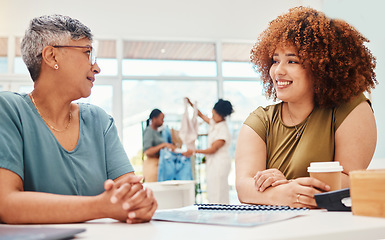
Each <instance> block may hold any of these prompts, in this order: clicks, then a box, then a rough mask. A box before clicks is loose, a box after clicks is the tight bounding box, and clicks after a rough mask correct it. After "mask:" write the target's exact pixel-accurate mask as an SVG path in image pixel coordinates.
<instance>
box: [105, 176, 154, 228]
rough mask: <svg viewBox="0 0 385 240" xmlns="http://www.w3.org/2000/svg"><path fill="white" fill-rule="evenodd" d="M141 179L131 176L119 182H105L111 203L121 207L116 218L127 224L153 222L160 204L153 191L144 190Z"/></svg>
mask: <svg viewBox="0 0 385 240" xmlns="http://www.w3.org/2000/svg"><path fill="white" fill-rule="evenodd" d="M141 179H142V178H141V177H138V176H135V175H133V174H129V175H127V176H125V177H124V178H121V179H119V180H118V181H117V182H114V181H112V180H107V181H106V182H105V184H104V185H105V190H106V193H108V194H109V201H110V202H111V203H112V204H114V205H116V206H120V209H121V213H119V217H114V218H116V219H118V220H120V221H126V222H127V223H141V222H148V221H150V220H151V218H152V216H153V215H154V213H155V210H156V209H157V207H158V204H157V201H156V200H155V198H154V195H153V193H152V191H151V189H144V188H143V185H142V184H141V183H140V180H141ZM138 180H139V181H138ZM122 214H123V215H122Z"/></svg>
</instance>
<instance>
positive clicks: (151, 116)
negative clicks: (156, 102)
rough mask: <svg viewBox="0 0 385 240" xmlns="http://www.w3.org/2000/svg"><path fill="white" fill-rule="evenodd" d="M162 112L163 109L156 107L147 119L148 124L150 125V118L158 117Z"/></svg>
mask: <svg viewBox="0 0 385 240" xmlns="http://www.w3.org/2000/svg"><path fill="white" fill-rule="evenodd" d="M161 113H162V111H160V110H159V109H157V108H155V109H154V110H152V111H151V113H150V116H149V117H148V119H147V121H146V124H147V126H148V125H150V120H152V119H153V118H156V117H158V116H159V115H160V114H161Z"/></svg>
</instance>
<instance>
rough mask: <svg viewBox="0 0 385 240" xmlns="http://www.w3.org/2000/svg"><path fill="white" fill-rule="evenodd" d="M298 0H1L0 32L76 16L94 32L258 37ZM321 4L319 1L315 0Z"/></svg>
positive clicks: (134, 35) (125, 35)
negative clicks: (40, 19) (46, 18)
mask: <svg viewBox="0 0 385 240" xmlns="http://www.w3.org/2000/svg"><path fill="white" fill-rule="evenodd" d="M302 2H303V1H300V0H291V1H287V0H275V1H261V0H237V1H234V0H194V1H191V0H188V1H187V0H162V1H159V0H146V1H140V0H110V1H105V0H94V1H90V0H66V1H55V0H33V1H29V0H0V33H15V34H19V35H22V34H23V33H24V30H25V28H26V26H27V25H28V22H29V20H30V19H31V18H33V17H36V16H39V15H43V14H52V13H60V14H65V15H69V16H71V17H74V18H78V19H79V20H80V21H81V22H83V23H85V24H86V25H87V26H89V27H90V28H91V29H92V31H93V32H94V34H95V36H96V37H98V36H99V37H100V36H103V37H104V36H108V37H122V38H157V39H159V38H167V39H170V38H184V39H186V38H188V39H190V38H193V39H196V38H197V39H202V38H203V39H210V40H212V39H247V40H250V39H255V38H256V36H257V35H258V33H259V32H261V31H262V30H263V29H264V28H265V27H266V26H267V23H268V21H270V20H272V19H273V18H275V17H276V16H277V15H279V14H281V13H283V12H285V11H286V10H287V9H288V8H289V7H293V6H297V5H299V4H300V3H302ZM311 2H312V4H313V5H314V4H317V5H319V2H320V0H312V1H311Z"/></svg>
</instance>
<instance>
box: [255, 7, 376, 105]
mask: <svg viewBox="0 0 385 240" xmlns="http://www.w3.org/2000/svg"><path fill="white" fill-rule="evenodd" d="M364 42H369V40H368V39H366V38H365V37H364V36H362V35H361V34H360V33H359V32H358V31H357V30H356V29H355V28H354V27H352V26H350V25H349V24H348V23H346V22H345V21H343V20H339V19H331V18H328V17H326V16H325V14H323V13H322V12H319V11H316V10H314V9H312V8H309V7H295V8H292V9H290V10H289V12H288V13H286V14H283V15H281V16H279V17H278V18H276V19H275V20H273V21H271V22H270V24H269V27H268V28H267V29H266V30H265V31H264V32H262V34H261V35H260V36H259V38H258V40H257V42H256V44H255V45H254V47H253V48H252V49H251V56H250V59H251V62H252V63H253V64H254V68H255V70H256V71H258V72H260V73H261V74H262V77H261V78H262V81H263V85H264V90H265V93H266V95H267V96H268V97H270V98H274V100H276V99H277V95H276V92H275V89H274V84H273V80H272V79H271V77H270V75H269V70H270V67H271V65H272V63H273V61H272V60H273V54H274V51H275V49H276V48H277V47H278V46H294V47H295V48H296V49H297V50H298V56H299V58H300V61H301V64H302V65H303V66H304V67H305V68H309V70H310V72H311V74H312V76H313V81H314V103H315V104H316V105H318V106H320V107H334V106H338V105H339V104H341V103H343V102H347V101H349V100H350V99H351V98H353V97H354V96H356V95H358V94H359V93H361V92H364V91H368V92H369V93H370V90H371V89H372V88H374V87H375V85H376V84H377V80H376V75H375V73H374V68H375V66H376V59H375V58H374V56H373V55H372V54H371V52H370V50H369V49H368V48H367V47H366V46H365V45H364Z"/></svg>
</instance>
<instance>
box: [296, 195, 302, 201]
mask: <svg viewBox="0 0 385 240" xmlns="http://www.w3.org/2000/svg"><path fill="white" fill-rule="evenodd" d="M300 196H301V194H299V193H298V194H297V201H296V203H301V202H300V201H299V197H300Z"/></svg>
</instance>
